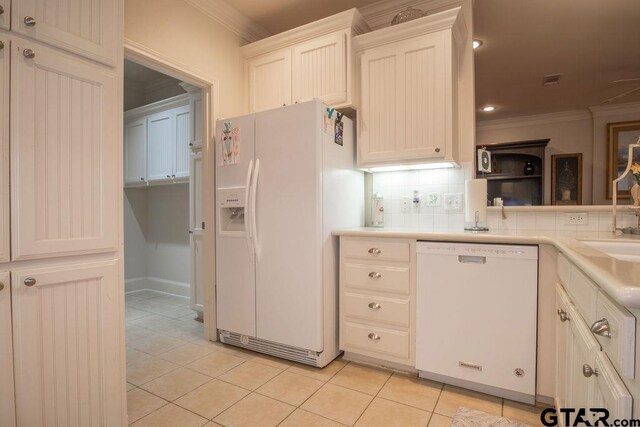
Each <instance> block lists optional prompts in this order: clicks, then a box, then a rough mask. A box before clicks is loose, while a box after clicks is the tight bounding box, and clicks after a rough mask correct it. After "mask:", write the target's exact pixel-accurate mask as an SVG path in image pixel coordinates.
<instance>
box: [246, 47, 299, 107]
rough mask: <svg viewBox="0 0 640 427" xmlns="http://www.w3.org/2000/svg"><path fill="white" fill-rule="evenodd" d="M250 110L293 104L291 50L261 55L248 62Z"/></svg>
mask: <svg viewBox="0 0 640 427" xmlns="http://www.w3.org/2000/svg"><path fill="white" fill-rule="evenodd" d="M247 67H248V71H247V73H248V78H249V97H250V98H249V111H250V112H254V111H262V110H268V109H271V108H277V107H282V106H283V105H285V104H286V105H288V104H291V51H290V50H284V51H280V52H275V53H269V54H266V55H261V56H258V57H256V58H253V59H251V60H250V61H249V62H248V64H247Z"/></svg>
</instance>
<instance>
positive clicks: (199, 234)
mask: <svg viewBox="0 0 640 427" xmlns="http://www.w3.org/2000/svg"><path fill="white" fill-rule="evenodd" d="M190 170H191V178H190V179H189V203H190V204H191V206H190V207H189V234H190V237H189V245H190V248H191V309H192V310H197V311H200V312H203V311H204V297H205V296H204V281H203V280H202V243H203V242H202V239H203V233H204V221H203V219H202V151H199V152H197V153H193V154H191V168H190Z"/></svg>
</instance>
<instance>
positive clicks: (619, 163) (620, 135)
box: [606, 120, 640, 199]
mask: <svg viewBox="0 0 640 427" xmlns="http://www.w3.org/2000/svg"><path fill="white" fill-rule="evenodd" d="M607 136H608V150H607V153H608V155H607V184H606V187H607V199H611V197H612V193H613V185H612V183H613V180H614V179H616V178H618V177H619V176H620V175H622V173H623V172H624V171H625V169H626V168H627V162H628V160H629V159H628V157H629V144H635V143H636V142H638V137H640V120H639V121H633V122H618V123H609V124H608V125H607ZM637 155H638V158H637V159H636V158H634V159H633V161H634V162H640V153H638V154H637ZM634 157H635V155H634ZM634 182H635V181H634V180H633V177H630V178H629V179H623V180H622V181H620V182H619V183H618V198H619V199H628V198H629V197H630V196H629V189H630V188H631V187H632V186H633V184H634Z"/></svg>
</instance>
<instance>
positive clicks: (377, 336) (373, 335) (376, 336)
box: [367, 332, 380, 341]
mask: <svg viewBox="0 0 640 427" xmlns="http://www.w3.org/2000/svg"><path fill="white" fill-rule="evenodd" d="M367 336H368V337H369V339H370V340H371V341H379V340H380V335H378V334H374V333H373V332H371V333H370V334H369V335H367Z"/></svg>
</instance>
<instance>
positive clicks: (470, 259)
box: [458, 255, 487, 264]
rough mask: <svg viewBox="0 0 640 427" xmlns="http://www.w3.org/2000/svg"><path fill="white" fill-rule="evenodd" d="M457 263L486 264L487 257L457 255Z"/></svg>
mask: <svg viewBox="0 0 640 427" xmlns="http://www.w3.org/2000/svg"><path fill="white" fill-rule="evenodd" d="M458 262H461V263H464V264H486V263H487V257H485V256H471V255H458Z"/></svg>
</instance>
